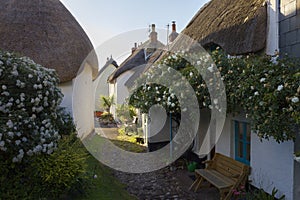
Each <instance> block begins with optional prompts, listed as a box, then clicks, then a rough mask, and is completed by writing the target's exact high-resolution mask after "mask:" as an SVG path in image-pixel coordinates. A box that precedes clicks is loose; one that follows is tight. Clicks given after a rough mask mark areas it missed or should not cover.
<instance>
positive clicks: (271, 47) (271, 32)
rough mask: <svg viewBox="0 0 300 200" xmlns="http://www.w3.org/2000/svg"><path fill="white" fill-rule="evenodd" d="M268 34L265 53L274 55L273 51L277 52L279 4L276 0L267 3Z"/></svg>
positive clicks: (269, 0)
mask: <svg viewBox="0 0 300 200" xmlns="http://www.w3.org/2000/svg"><path fill="white" fill-rule="evenodd" d="M267 3H268V5H267V12H268V29H267V30H268V32H267V45H266V53H267V54H269V55H274V52H275V50H277V51H279V24H278V22H279V10H278V8H279V3H278V0H268V1H267Z"/></svg>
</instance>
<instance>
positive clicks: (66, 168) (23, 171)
mask: <svg viewBox="0 0 300 200" xmlns="http://www.w3.org/2000/svg"><path fill="white" fill-rule="evenodd" d="M87 155H88V154H87V152H86V150H85V148H84V147H83V146H82V144H81V142H80V140H79V139H78V138H76V136H75V135H74V134H71V135H68V136H64V137H63V138H62V139H61V140H60V141H59V143H58V149H57V150H56V151H54V153H52V154H50V155H47V154H46V155H45V154H40V155H35V156H32V157H30V159H27V160H23V161H22V162H21V163H11V161H8V160H0V173H1V176H0V185H1V187H0V199H40V198H50V199H56V198H58V197H61V195H64V194H68V193H69V192H72V191H75V190H79V191H81V192H84V191H85V190H86V188H87V187H88V186H90V184H89V183H88V177H87V171H86V167H87V165H86V158H87Z"/></svg>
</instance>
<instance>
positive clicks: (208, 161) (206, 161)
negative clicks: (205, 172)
mask: <svg viewBox="0 0 300 200" xmlns="http://www.w3.org/2000/svg"><path fill="white" fill-rule="evenodd" d="M212 162H213V161H212V160H205V161H202V164H206V163H207V164H209V163H212Z"/></svg>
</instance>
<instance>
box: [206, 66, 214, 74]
mask: <svg viewBox="0 0 300 200" xmlns="http://www.w3.org/2000/svg"><path fill="white" fill-rule="evenodd" d="M207 69H208V71H210V72H211V73H213V72H214V65H213V64H212V65H211V66H210V67H209V68H207Z"/></svg>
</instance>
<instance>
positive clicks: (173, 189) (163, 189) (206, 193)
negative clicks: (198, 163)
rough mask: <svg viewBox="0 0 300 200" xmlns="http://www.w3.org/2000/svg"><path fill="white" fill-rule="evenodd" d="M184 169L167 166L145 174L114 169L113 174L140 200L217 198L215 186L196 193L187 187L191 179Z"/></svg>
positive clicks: (209, 199)
mask: <svg viewBox="0 0 300 200" xmlns="http://www.w3.org/2000/svg"><path fill="white" fill-rule="evenodd" d="M188 174H189V173H188V172H187V171H186V169H177V170H176V171H171V170H170V168H169V167H167V168H164V169H161V170H158V171H155V172H150V173H145V174H128V173H124V172H119V171H114V175H115V177H116V178H118V179H119V180H120V181H121V182H122V183H124V184H125V185H126V186H127V187H126V189H127V191H128V192H129V193H130V194H133V195H134V196H136V197H137V198H138V199H141V200H160V199H164V200H165V199H170V200H171V199H172V200H179V199H180V200H181V199H182V200H192V199H203V200H205V199H207V200H217V199H219V196H218V191H217V190H216V189H215V188H207V189H200V190H199V191H198V192H197V193H195V192H193V191H189V190H188V188H189V186H190V185H191V184H192V182H193V180H192V179H191V178H190V177H189V176H188Z"/></svg>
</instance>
